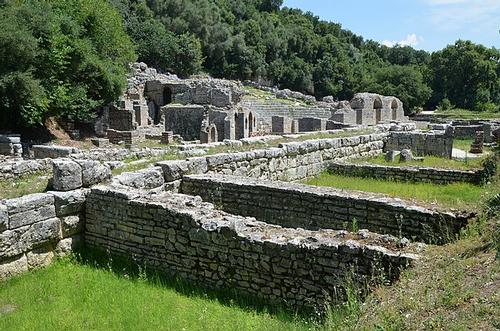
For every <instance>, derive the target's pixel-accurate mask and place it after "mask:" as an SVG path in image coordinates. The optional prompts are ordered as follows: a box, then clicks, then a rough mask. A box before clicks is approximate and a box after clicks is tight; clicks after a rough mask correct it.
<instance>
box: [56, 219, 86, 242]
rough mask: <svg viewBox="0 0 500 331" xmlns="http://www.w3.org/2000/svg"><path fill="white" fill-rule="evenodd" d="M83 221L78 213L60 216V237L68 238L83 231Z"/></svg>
mask: <svg viewBox="0 0 500 331" xmlns="http://www.w3.org/2000/svg"><path fill="white" fill-rule="evenodd" d="M83 227H84V221H83V218H82V217H80V216H79V215H72V216H65V217H62V218H61V230H62V237H63V238H68V237H71V236H73V235H75V234H79V233H81V232H82V231H83Z"/></svg>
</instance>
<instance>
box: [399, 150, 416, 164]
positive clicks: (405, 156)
mask: <svg viewBox="0 0 500 331" xmlns="http://www.w3.org/2000/svg"><path fill="white" fill-rule="evenodd" d="M411 161H413V153H412V152H411V150H409V149H403V150H402V151H401V154H400V155H399V162H403V163H405V162H411Z"/></svg>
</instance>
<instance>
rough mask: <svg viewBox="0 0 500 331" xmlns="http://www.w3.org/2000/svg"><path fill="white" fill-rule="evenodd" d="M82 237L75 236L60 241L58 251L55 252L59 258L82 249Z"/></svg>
mask: <svg viewBox="0 0 500 331" xmlns="http://www.w3.org/2000/svg"><path fill="white" fill-rule="evenodd" d="M82 242H83V240H82V236H81V235H75V236H72V237H69V238H64V239H62V240H60V241H59V242H58V243H57V246H56V249H55V250H54V252H55V253H56V255H57V256H60V257H62V256H66V255H68V254H70V253H71V252H73V251H74V250H77V249H79V248H80V247H81V245H82Z"/></svg>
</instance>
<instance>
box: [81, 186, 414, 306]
mask: <svg viewBox="0 0 500 331" xmlns="http://www.w3.org/2000/svg"><path fill="white" fill-rule="evenodd" d="M86 210H87V214H86V216H87V219H86V232H85V243H86V246H87V247H92V248H97V249H100V250H103V251H107V252H109V253H110V254H113V255H119V256H124V257H129V258H131V259H133V260H134V261H135V263H138V264H140V265H146V266H147V268H149V270H156V271H159V272H162V273H165V274H167V275H171V276H175V277H179V278H181V279H184V280H186V281H189V282H192V283H195V284H198V285H201V286H204V287H211V288H222V289H231V290H236V291H237V292H239V293H241V294H244V295H249V296H253V297H257V298H260V299H263V300H265V301H266V302H267V303H268V304H285V305H288V306H290V307H292V308H297V309H302V310H309V309H310V310H313V311H319V312H322V311H323V310H324V308H325V304H326V303H328V302H330V301H331V300H332V299H343V298H342V296H343V294H344V293H345V290H344V287H345V278H346V277H350V276H353V277H352V278H353V279H354V281H356V282H359V283H360V284H363V285H364V283H365V282H366V281H368V280H375V281H376V279H381V278H384V279H386V280H393V279H395V278H397V277H398V274H399V271H400V269H401V268H404V267H406V266H407V265H408V264H410V263H411V262H412V261H413V259H414V258H415V257H416V256H415V255H413V254H410V253H408V250H406V251H405V250H403V251H400V250H397V249H396V250H395V249H394V248H391V246H390V245H389V244H387V243H385V244H384V241H383V240H382V239H381V237H380V236H378V235H376V234H371V233H370V234H368V233H364V235H363V237H364V238H365V239H360V238H361V236H358V235H356V234H353V235H352V237H349V236H346V234H345V233H344V232H338V231H331V230H321V231H307V230H302V229H285V228H281V227H279V226H275V225H268V224H265V223H262V222H257V221H255V220H254V219H249V218H244V217H241V216H234V215H230V214H227V213H224V212H221V211H217V210H214V207H213V205H211V204H208V203H203V202H201V200H200V199H199V198H194V197H188V196H184V195H178V194H169V193H163V194H160V195H154V196H149V197H148V196H141V195H139V194H137V193H134V192H133V191H131V190H127V191H115V190H110V189H108V188H106V187H96V188H93V189H92V192H91V193H90V195H89V198H88V203H87V205H86ZM366 238H367V239H366ZM382 246H384V247H382ZM393 247H395V246H393ZM339 296H340V297H339Z"/></svg>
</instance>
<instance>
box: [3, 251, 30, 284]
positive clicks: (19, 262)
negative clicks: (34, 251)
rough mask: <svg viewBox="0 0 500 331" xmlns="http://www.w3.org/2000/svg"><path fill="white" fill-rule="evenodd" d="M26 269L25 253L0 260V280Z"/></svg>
mask: <svg viewBox="0 0 500 331" xmlns="http://www.w3.org/2000/svg"><path fill="white" fill-rule="evenodd" d="M26 271H28V261H27V259H26V255H24V254H23V255H20V256H16V257H15V258H12V259H9V260H5V261H3V262H0V281H2V280H5V279H7V278H10V277H12V276H15V275H17V274H20V273H23V272H26Z"/></svg>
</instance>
